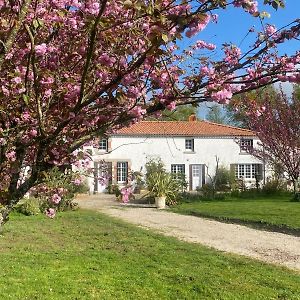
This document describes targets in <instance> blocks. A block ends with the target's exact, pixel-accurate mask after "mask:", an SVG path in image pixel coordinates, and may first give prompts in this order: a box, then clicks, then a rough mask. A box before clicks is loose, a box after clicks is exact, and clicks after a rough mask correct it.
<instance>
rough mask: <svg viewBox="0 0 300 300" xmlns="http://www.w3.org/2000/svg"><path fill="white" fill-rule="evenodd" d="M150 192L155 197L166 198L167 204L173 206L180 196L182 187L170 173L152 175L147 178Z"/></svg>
mask: <svg viewBox="0 0 300 300" xmlns="http://www.w3.org/2000/svg"><path fill="white" fill-rule="evenodd" d="M147 185H148V189H149V192H150V193H151V195H152V196H153V197H162V196H165V197H166V204H167V205H173V204H175V203H176V200H177V198H178V196H179V192H180V185H179V184H178V181H177V179H176V178H174V177H173V176H172V174H170V173H162V172H161V173H152V174H150V175H149V176H148V177H147Z"/></svg>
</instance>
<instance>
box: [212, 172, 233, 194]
mask: <svg viewBox="0 0 300 300" xmlns="http://www.w3.org/2000/svg"><path fill="white" fill-rule="evenodd" d="M214 181H215V189H216V191H229V190H230V187H231V185H232V184H233V183H234V181H235V178H234V174H232V172H231V171H230V170H228V169H226V168H225V167H220V168H218V170H217V172H216V175H215V178H214Z"/></svg>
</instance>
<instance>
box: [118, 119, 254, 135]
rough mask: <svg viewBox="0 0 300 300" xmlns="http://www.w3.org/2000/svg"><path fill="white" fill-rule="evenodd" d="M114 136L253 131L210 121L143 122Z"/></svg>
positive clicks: (228, 133)
mask: <svg viewBox="0 0 300 300" xmlns="http://www.w3.org/2000/svg"><path fill="white" fill-rule="evenodd" d="M114 135H130V136H132V135H134V136H144V135H151V136H153V135H154V136H166V135H168V136H251V137H254V136H255V134H254V132H253V131H251V130H248V129H242V128H238V127H233V126H228V125H222V124H217V123H212V122H208V121H141V122H139V123H136V124H134V125H132V126H130V127H125V128H122V129H120V130H118V131H117V132H116V133H115V134H114Z"/></svg>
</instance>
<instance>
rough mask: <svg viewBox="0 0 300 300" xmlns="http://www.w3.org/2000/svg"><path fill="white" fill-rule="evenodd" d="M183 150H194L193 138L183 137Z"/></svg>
mask: <svg viewBox="0 0 300 300" xmlns="http://www.w3.org/2000/svg"><path fill="white" fill-rule="evenodd" d="M185 151H191V152H193V151H194V139H185Z"/></svg>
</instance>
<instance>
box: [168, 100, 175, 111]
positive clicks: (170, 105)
mask: <svg viewBox="0 0 300 300" xmlns="http://www.w3.org/2000/svg"><path fill="white" fill-rule="evenodd" d="M175 108H176V102H175V101H172V102H170V103H169V104H168V105H167V109H168V110H171V111H172V110H174V109H175Z"/></svg>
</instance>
